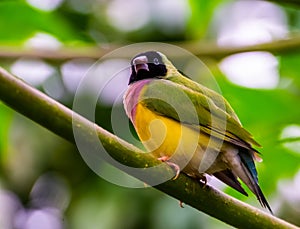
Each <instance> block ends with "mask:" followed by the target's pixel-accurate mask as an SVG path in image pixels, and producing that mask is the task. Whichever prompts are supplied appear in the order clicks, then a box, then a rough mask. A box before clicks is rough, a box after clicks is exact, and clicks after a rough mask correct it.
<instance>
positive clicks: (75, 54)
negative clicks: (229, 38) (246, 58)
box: [0, 35, 300, 61]
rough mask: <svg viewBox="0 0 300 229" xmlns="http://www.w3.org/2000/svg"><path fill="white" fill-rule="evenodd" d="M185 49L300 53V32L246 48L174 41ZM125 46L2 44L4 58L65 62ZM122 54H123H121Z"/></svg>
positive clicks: (206, 53)
mask: <svg viewBox="0 0 300 229" xmlns="http://www.w3.org/2000/svg"><path fill="white" fill-rule="evenodd" d="M173 44H174V45H177V46H179V47H181V48H184V49H186V50H188V51H190V52H191V53H193V54H194V55H196V56H198V57H200V58H207V57H209V58H214V59H216V60H219V59H221V58H224V57H226V56H228V55H232V54H237V53H242V52H251V51H267V52H271V53H273V54H275V55H278V54H284V53H289V52H298V51H299V50H300V35H297V36H293V37H290V38H287V39H282V40H275V41H272V42H268V43H262V44H255V45H249V46H243V47H233V46H232V47H230V46H227V47H220V46H218V45H217V44H215V43H212V42H201V41H190V42H177V43H173ZM120 47H122V45H117V44H115V45H110V46H109V47H92V46H89V47H81V48H67V47H65V48H62V49H60V50H38V49H29V50H28V49H23V50H22V49H20V47H0V58H5V59H10V58H20V57H29V58H42V59H49V60H56V61H64V60H68V59H75V58H93V59H98V58H101V57H102V56H104V55H105V54H107V53H109V52H111V51H113V50H115V49H117V48H120ZM137 52H139V51H135V50H132V53H123V56H118V57H121V58H122V57H124V58H131V57H132V56H134V55H135V54H136V53H137ZM119 55H120V54H119Z"/></svg>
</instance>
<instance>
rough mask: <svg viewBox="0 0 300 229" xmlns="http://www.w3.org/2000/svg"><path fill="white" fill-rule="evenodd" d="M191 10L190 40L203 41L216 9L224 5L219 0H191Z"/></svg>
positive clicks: (189, 23) (189, 22)
mask: <svg viewBox="0 0 300 229" xmlns="http://www.w3.org/2000/svg"><path fill="white" fill-rule="evenodd" d="M189 3H190V8H191V17H190V20H189V21H188V38H190V39H201V38H203V37H204V36H205V34H206V31H207V30H208V27H209V24H210V21H211V19H212V17H213V14H214V12H215V9H216V7H217V6H218V5H219V4H224V1H219V0H211V1H207V0H189Z"/></svg>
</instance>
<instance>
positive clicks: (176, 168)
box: [158, 156, 180, 180]
mask: <svg viewBox="0 0 300 229" xmlns="http://www.w3.org/2000/svg"><path fill="white" fill-rule="evenodd" d="M158 160H160V161H162V162H165V163H167V164H168V165H169V166H170V167H172V168H173V169H174V170H175V172H176V174H175V176H174V177H173V180H176V179H177V178H178V176H179V174H180V167H179V165H177V164H175V163H173V162H170V161H168V160H169V157H167V156H162V157H159V158H158Z"/></svg>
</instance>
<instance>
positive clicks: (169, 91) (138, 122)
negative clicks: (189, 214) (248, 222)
mask: <svg viewBox="0 0 300 229" xmlns="http://www.w3.org/2000/svg"><path fill="white" fill-rule="evenodd" d="M124 108H125V111H126V114H127V116H128V117H129V119H130V120H131V122H132V124H133V126H134V128H135V130H136V132H137V135H138V137H139V138H140V140H141V141H142V143H143V145H144V146H145V148H146V149H147V151H149V152H152V153H153V154H154V155H155V156H156V157H157V158H158V159H159V160H162V161H165V162H167V163H170V165H173V166H174V165H175V166H174V167H175V168H176V169H177V170H178V171H182V172H183V173H185V174H187V175H188V176H191V177H193V178H195V179H199V180H201V181H204V182H205V183H206V177H205V176H206V175H212V176H215V177H216V178H218V179H219V180H221V181H223V182H224V183H226V184H227V185H229V186H231V187H232V188H234V189H236V190H237V191H239V192H240V193H242V194H244V195H246V196H248V194H247V193H246V191H245V190H244V189H243V187H242V186H241V184H240V182H239V180H238V178H239V179H240V180H241V181H243V182H244V183H245V184H246V185H247V186H248V187H249V189H250V190H251V191H252V192H253V193H254V194H255V195H256V197H257V199H258V201H259V202H260V204H261V205H262V206H263V207H265V208H268V209H269V211H270V212H271V213H272V210H271V208H270V205H269V204H268V202H267V200H266V198H265V196H264V194H263V193H262V190H261V188H260V187H259V184H258V177H257V171H256V168H255V164H254V161H255V160H256V161H259V160H260V157H259V153H258V151H257V150H256V149H254V148H253V147H254V146H260V145H259V144H258V143H257V142H256V141H255V140H254V139H253V137H252V135H251V134H250V133H249V132H248V131H246V130H245V129H244V128H243V127H242V124H241V122H240V120H239V119H238V117H237V115H236V113H235V112H234V110H233V109H232V107H231V106H230V104H229V103H228V102H227V101H226V99H225V98H224V97H223V96H221V95H220V94H218V93H217V92H215V91H213V90H211V89H209V88H207V87H205V86H203V85H201V84H198V83H196V82H194V81H192V80H191V79H189V78H188V77H187V76H185V75H184V74H183V73H181V71H179V70H177V69H176V67H175V66H174V65H173V64H172V63H171V62H170V61H169V60H168V59H167V57H166V56H165V55H164V54H162V53H160V52H157V51H149V52H145V53H141V54H138V55H136V56H135V57H134V58H133V59H132V61H131V75H130V79H129V86H128V89H127V91H126V92H125V94H124Z"/></svg>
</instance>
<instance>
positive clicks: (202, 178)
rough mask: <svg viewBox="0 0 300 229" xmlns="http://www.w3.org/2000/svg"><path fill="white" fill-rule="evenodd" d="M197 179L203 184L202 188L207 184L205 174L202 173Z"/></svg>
mask: <svg viewBox="0 0 300 229" xmlns="http://www.w3.org/2000/svg"><path fill="white" fill-rule="evenodd" d="M199 181H200V183H201V184H203V188H205V187H206V185H207V178H206V176H204V175H203V176H201V177H200V179H199Z"/></svg>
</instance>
